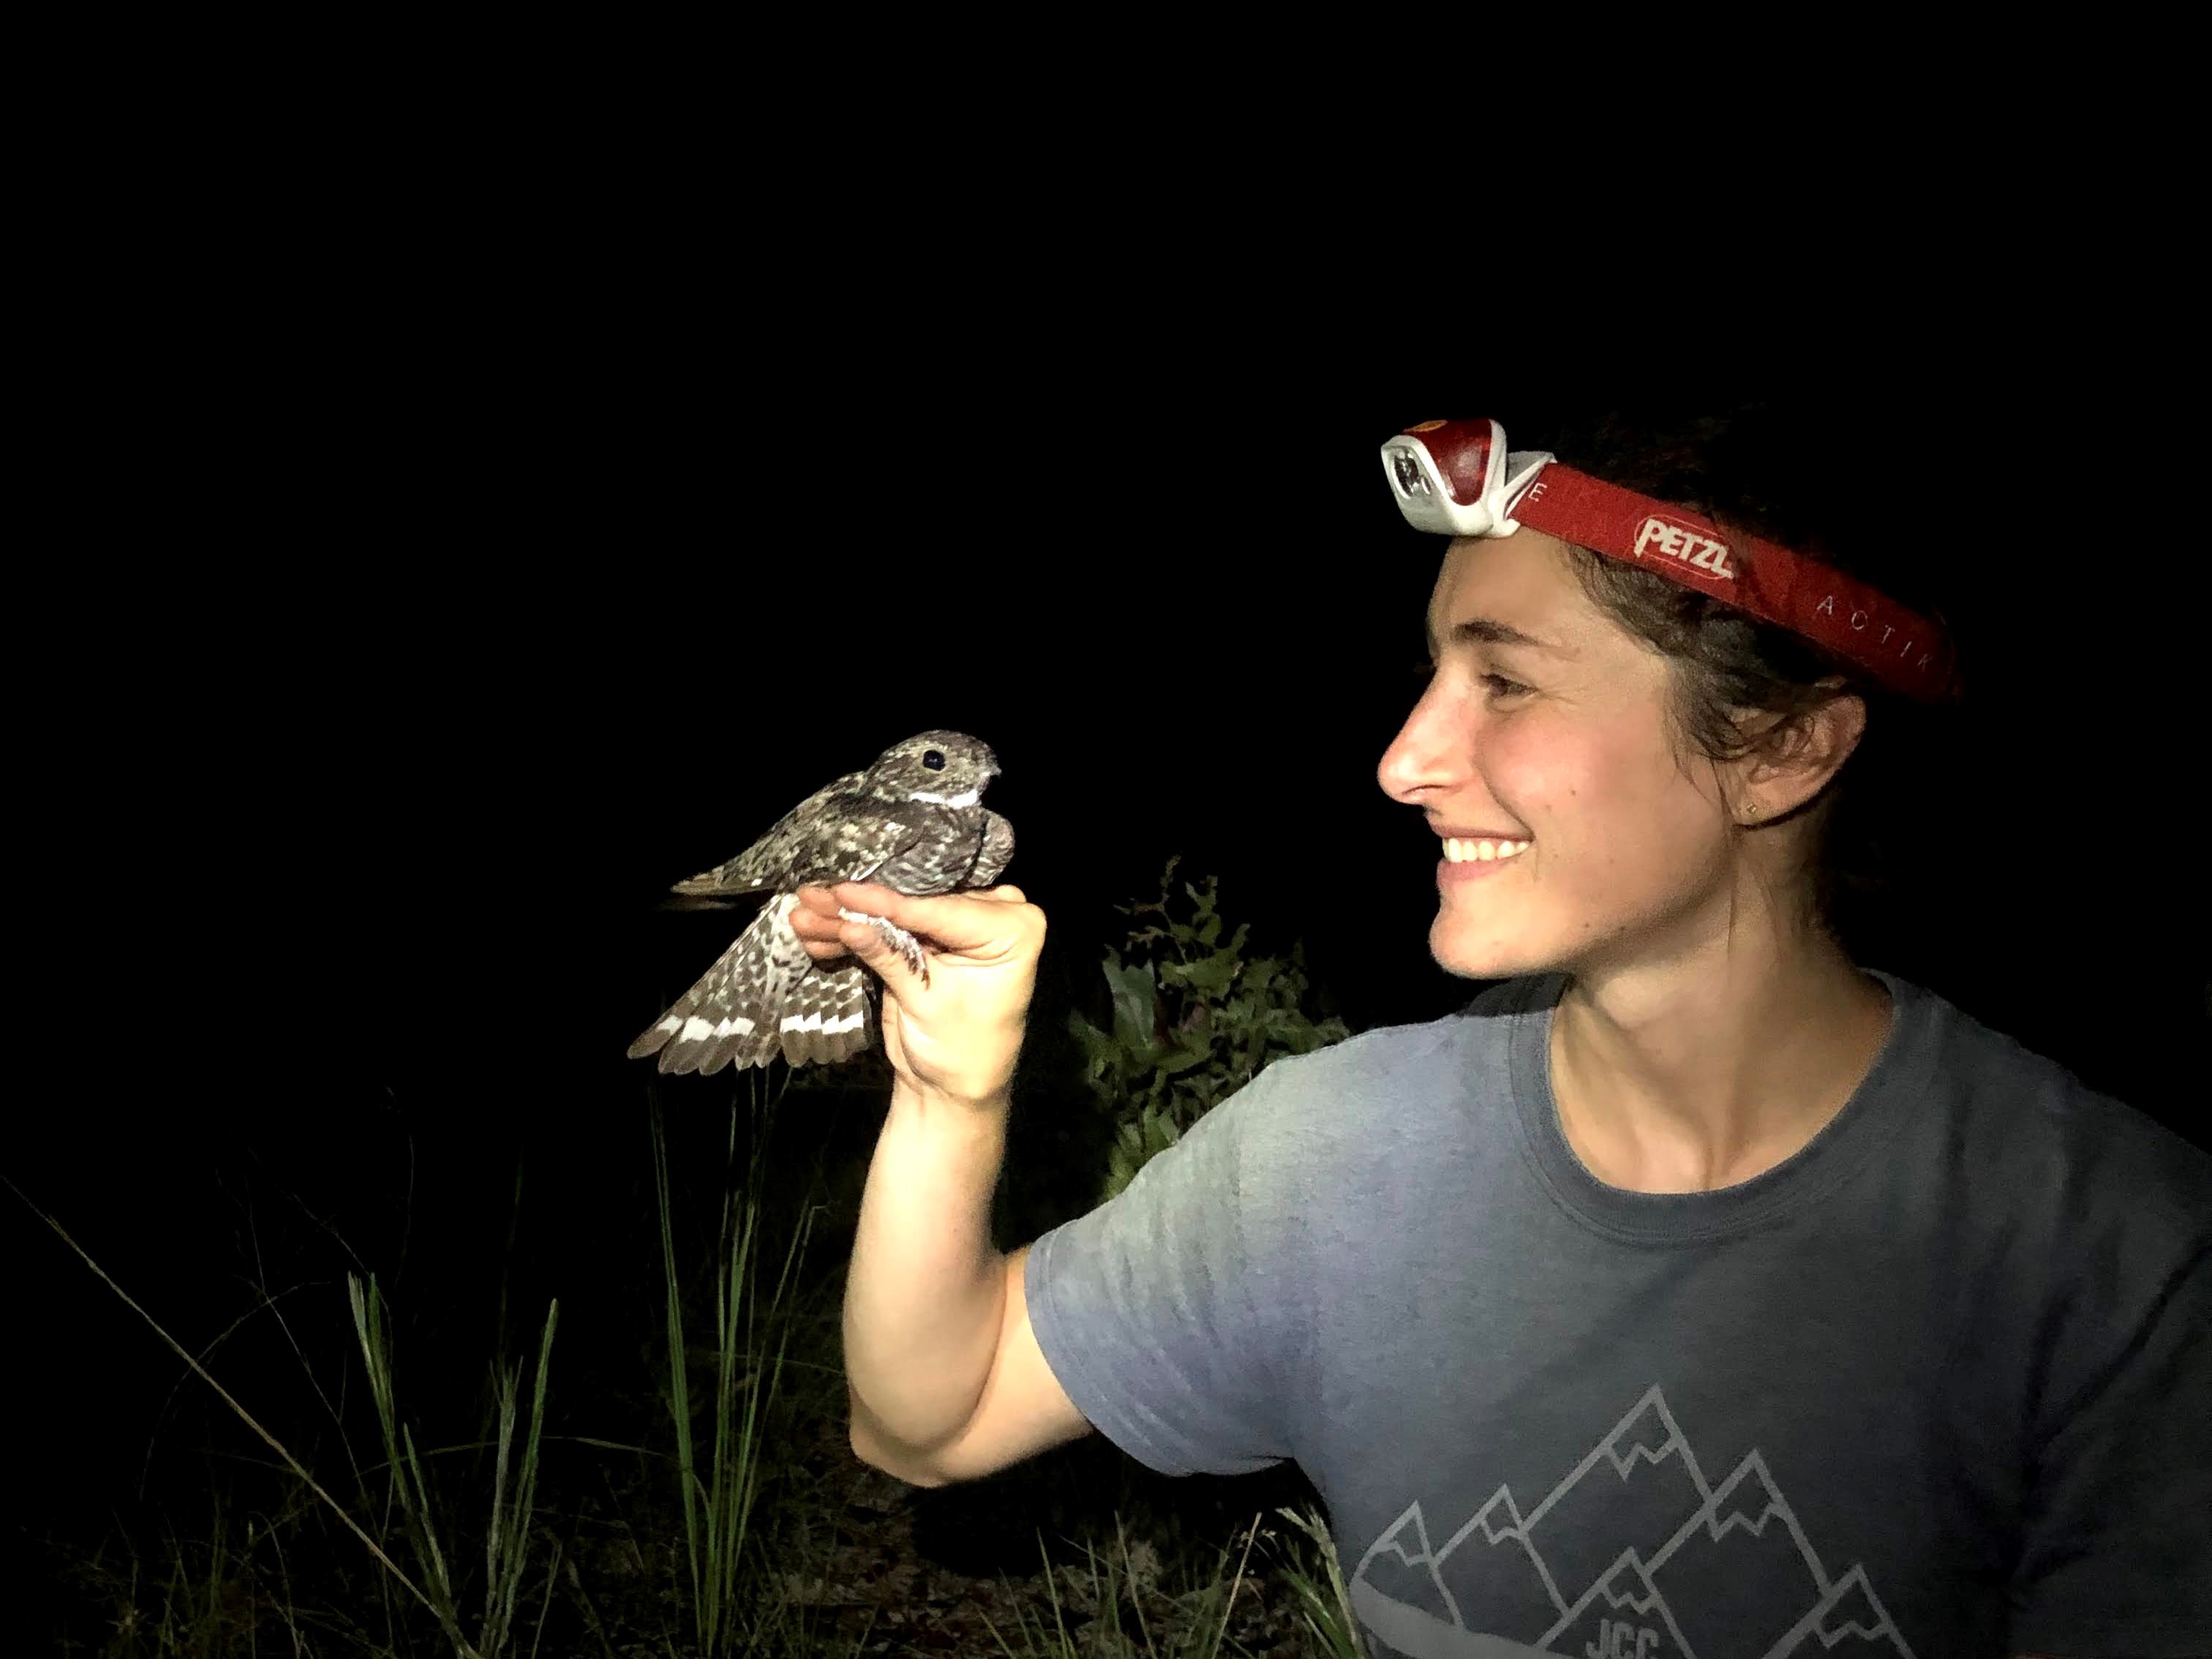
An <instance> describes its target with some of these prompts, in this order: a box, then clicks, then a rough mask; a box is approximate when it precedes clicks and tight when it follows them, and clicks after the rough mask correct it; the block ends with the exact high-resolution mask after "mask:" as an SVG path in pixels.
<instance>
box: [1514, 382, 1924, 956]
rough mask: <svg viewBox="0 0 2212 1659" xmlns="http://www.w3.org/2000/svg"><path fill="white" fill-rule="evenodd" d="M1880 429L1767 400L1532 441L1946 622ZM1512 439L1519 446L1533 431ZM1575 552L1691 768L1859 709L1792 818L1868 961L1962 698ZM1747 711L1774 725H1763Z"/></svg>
mask: <svg viewBox="0 0 2212 1659" xmlns="http://www.w3.org/2000/svg"><path fill="white" fill-rule="evenodd" d="M1878 429H1879V428H1878V427H1875V426H1872V425H1869V424H1855V423H1854V422H1852V421H1851V419H1850V415H1849V411H1845V410H1794V409H1790V408H1787V407H1784V406H1779V405H1777V404H1765V403H1760V404H1741V405H1738V406H1736V407H1735V408H1732V409H1729V410H1724V411H1723V412H1719V413H1713V414H1702V415H1690V416H1685V415H1681V414H1679V413H1673V412H1668V411H1659V412H1656V413H1655V412H1650V411H1636V410H1615V411H1613V412H1611V413H1608V414H1605V415H1601V416H1595V417H1589V418H1583V419H1578V420H1570V421H1565V422H1559V424H1558V426H1557V427H1556V428H1555V430H1554V432H1553V435H1551V436H1550V438H1549V440H1548V441H1541V442H1540V443H1539V444H1537V445H1534V446H1532V447H1544V448H1549V449H1552V450H1553V451H1554V452H1556V453H1557V454H1558V455H1559V459H1560V460H1561V461H1563V462H1565V463H1566V464H1567V465H1571V466H1574V467H1576V468H1578V469H1579V470H1581V471H1585V472H1589V473H1592V474H1594V475H1595V476H1596V477H1601V478H1605V479H1607V480H1608V481H1610V482H1612V483H1617V484H1620V485H1623V486H1624V487H1626V488H1627V489H1634V490H1637V491H1639V492H1640V493H1642V494H1644V495H1652V496H1656V497H1657V498H1658V499H1660V500H1662V501H1673V502H1676V503H1678V504H1680V505H1681V506H1684V507H1689V508H1690V509H1691V510H1692V511H1694V512H1698V513H1703V514H1705V516H1706V517H1708V518H1710V519H1711V520H1714V522H1716V523H1717V524H1718V525H1719V526H1721V527H1722V529H1723V532H1736V535H1735V536H1734V537H1731V539H1732V540H1735V541H1738V542H1739V543H1740V542H1741V538H1742V536H1743V535H1744V534H1745V533H1748V534H1750V535H1756V536H1759V537H1763V538H1765V539H1767V540H1769V541H1775V542H1779V543H1781V544H1784V545H1785V546H1787V547H1790V548H1792V549H1794V550H1796V551H1797V552H1800V553H1802V554H1804V555H1806V556H1808V557H1811V558H1814V559H1818V560H1820V562H1823V563H1826V564H1828V565H1831V566H1832V567H1833V568H1837V569H1838V570H1841V571H1843V572H1844V573H1845V574H1849V575H1851V576H1854V577H1857V579H1859V580H1862V581H1865V582H1867V583H1869V585H1871V586H1874V587H1876V588H1878V589H1880V590H1881V592H1884V593H1887V595H1889V597H1891V598H1892V599H1896V600H1897V601H1898V602H1899V603H1900V604H1902V605H1908V606H1910V607H1911V608H1912V609H1914V610H1915V611H1918V612H1920V614H1922V615H1923V616H1926V617H1930V618H1931V619H1933V620H1935V621H1936V622H1937V623H1942V624H1943V625H1944V626H1945V627H1946V628H1947V629H1948V627H1949V625H1950V624H1949V619H1948V616H1947V614H1946V611H1945V607H1944V606H1943V605H1942V603H1941V602H1940V595H1939V593H1938V592H1936V588H1937V586H1938V584H1937V583H1936V582H1935V581H1932V580H1929V578H1930V575H1931V574H1932V573H1931V572H1930V571H1929V569H1928V568H1927V567H1928V554H1929V547H1928V546H1927V545H1926V544H1924V543H1923V542H1917V541H1915V540H1913V539H1912V528H1911V523H1912V521H1911V516H1910V515H1909V514H1906V513H1899V509H1898V506H1897V503H1896V501H1895V499H1894V497H1892V498H1890V499H1888V500H1873V499H1869V497H1870V495H1873V494H1874V493H1875V492H1872V491H1870V490H1869V487H1868V486H1869V479H1870V477H1872V476H1873V474H1874V472H1875V467H1876V466H1877V465H1878V464H1879V461H1880V458H1879V457H1877V456H1873V455H1870V454H1869V453H1868V439H1867V435H1868V433H1869V431H1872V430H1878ZM1530 436H1531V437H1532V438H1534V437H1537V436H1538V435H1537V434H1534V433H1532V434H1531V435H1530ZM1514 437H1515V440H1516V445H1517V444H1518V443H1519V442H1520V441H1521V435H1520V434H1519V433H1517V432H1516V433H1515V434H1514ZM1744 551H1746V550H1740V551H1739V552H1738V553H1737V554H1736V555H1735V556H1737V557H1742V556H1744ZM1573 553H1574V556H1575V566H1576V574H1577V576H1578V577H1579V578H1580V579H1581V581H1582V585H1583V591H1584V592H1587V593H1588V594H1589V598H1590V599H1591V601H1592V602H1593V603H1594V604H1595V605H1597V606H1598V608H1599V609H1600V610H1601V611H1604V612H1605V613H1606V614H1607V615H1608V616H1610V617H1613V619H1614V621H1616V622H1617V623H1620V625H1621V626H1622V627H1623V628H1625V629H1627V630H1628V631H1629V632H1630V633H1632V634H1634V635H1637V636H1638V637H1639V638H1641V639H1644V640H1645V641H1648V642H1650V644H1651V645H1652V646H1653V647H1655V648H1656V650H1658V651H1659V652H1660V653H1662V654H1663V655H1664V656H1665V657H1666V658H1667V659H1668V662H1669V665H1670V666H1671V667H1672V669H1673V675H1672V684H1673V693H1672V697H1671V702H1670V707H1669V709H1668V715H1669V724H1670V726H1671V727H1672V729H1673V732H1674V736H1675V738H1676V741H1677V743H1678V744H1679V745H1680V752H1681V753H1682V754H1683V756H1684V758H1685V761H1687V760H1688V759H1689V757H1691V756H1692V755H1697V756H1702V757H1705V758H1707V759H1709V760H1712V761H1715V762H1727V761H1732V760H1735V759H1738V758H1741V757H1744V756H1746V755H1748V754H1753V753H1756V752H1775V751H1777V750H1780V749H1782V748H1784V746H1786V745H1787V744H1789V743H1790V740H1791V739H1792V738H1793V737H1795V736H1796V735H1797V733H1798V732H1801V731H1802V725H1801V721H1802V716H1804V715H1805V714H1809V713H1811V712H1812V711H1814V710H1815V709H1818V708H1821V707H1822V706H1824V705H1825V704H1826V703H1828V702H1831V701H1832V700H1834V699H1836V698H1838V697H1842V696H1858V697H1861V698H1863V700H1864V701H1865V703H1866V709H1867V724H1866V731H1865V733H1864V735H1863V737H1862V738H1861V739H1860V741H1859V744H1858V747H1857V749H1856V750H1853V752H1852V754H1851V756H1850V758H1849V759H1847V760H1846V761H1845V762H1844V765H1843V766H1842V767H1841V768H1840V769H1838V772H1837V774H1836V775H1835V776H1834V777H1833V778H1832V779H1831V780H1830V781H1829V784H1828V787H1826V789H1824V790H1822V791H1821V792H1820V794H1819V795H1817V796H1815V797H1814V799H1812V800H1811V801H1808V802H1807V803H1806V804H1805V805H1803V806H1802V807H1800V808H1799V809H1798V811H1797V812H1796V813H1795V814H1793V815H1792V816H1793V817H1802V818H1805V819H1807V820H1808V823H1810V826H1811V829H1812V833H1811V834H1810V836H1808V838H1807V847H1806V855H1805V862H1804V866H1803V868H1802V872H1801V873H1802V878H1803V879H1802V897H1803V899H1804V901H1805V902H1806V903H1807V904H1808V911H1809V913H1808V921H1810V922H1811V924H1812V925H1813V926H1814V927H1820V928H1823V929H1826V931H1828V932H1830V933H1834V934H1835V935H1836V936H1837V937H1838V939H1841V940H1842V942H1843V943H1844V946H1845V948H1846V949H1847V950H1850V951H1852V953H1853V954H1854V955H1857V954H1860V948H1859V947H1861V946H1862V945H1864V944H1865V943H1867V942H1868V941H1867V939H1866V935H1868V934H1869V933H1874V932H1876V931H1878V930H1879V929H1880V928H1881V926H1882V924H1883V923H1885V922H1887V921H1890V920H1892V919H1893V918H1892V913H1893V911H1894V909H1895V908H1897V904H1898V902H1899V901H1901V900H1902V899H1903V897H1904V896H1905V895H1904V890H1905V888H1906V887H1908V886H1909V885H1910V884H1911V878H1912V876H1913V874H1914V873H1915V872H1913V871H1912V870H1911V867H1910V863H1909V860H1908V858H1907V853H1908V850H1909V848H1910V847H1911V831H1912V829H1913V826H1914V825H1915V823H1924V822H1925V818H1926V809H1925V802H1926V800H1927V799H1928V797H1929V793H1930V785H1931V781H1932V779H1933V778H1934V776H1935V775H1936V774H1937V772H1938V771H1939V770H1940V769H1942V762H1943V758H1944V756H1945V754H1946V752H1947V750H1948V748H1949V745H1950V744H1952V743H1954V741H1955V731H1954V715H1955V709H1954V707H1951V706H1946V707H1943V708H1929V707H1927V706H1924V705H1920V704H1916V703H1914V702H1911V700H1909V699H1907V698H1905V697H1903V696H1900V695H1899V694H1898V693H1896V692H1894V691H1892V690H1888V689H1887V688H1886V687H1884V686H1883V685H1881V683H1880V682H1878V681H1876V680H1875V679H1874V678H1873V677H1872V676H1870V675H1869V674H1868V673H1867V672H1866V671H1864V670H1863V669H1861V668H1859V667H1857V666H1856V665H1853V664H1851V663H1850V662H1847V661H1845V660H1844V659H1842V658H1840V657H1838V656H1836V655H1834V654H1833V653H1831V652H1829V651H1827V650H1826V649H1824V648H1823V647H1820V646H1819V645H1817V644H1815V643H1814V642H1813V641H1810V640H1808V639H1805V638H1803V637H1802V636H1801V635H1796V634H1792V633H1790V632H1789V631H1788V630H1787V629H1783V628H1780V627H1778V626H1776V625H1775V624H1773V623H1765V622H1760V621H1759V620H1757V619H1755V618H1753V617H1749V616H1747V615H1746V614H1745V613H1744V612H1742V611H1738V610H1735V608H1734V607H1732V606H1730V605H1728V604H1726V603H1725V602H1723V601H1722V600H1719V599H1711V598H1710V597H1708V596H1707V595H1705V594H1703V593H1699V592H1694V591H1693V590H1692V589H1689V588H1686V587H1684V586H1680V585H1679V584H1677V583H1674V582H1671V581H1668V580H1666V579H1665V578H1664V577H1662V576H1660V575H1657V574H1654V573H1652V572H1650V571H1648V570H1642V569H1638V568H1636V567H1635V566H1633V565H1629V564H1625V563H1623V562H1620V561H1619V560H1617V559H1609V558H1606V557H1603V556H1601V555H1599V554H1596V553H1593V552H1590V551H1589V550H1587V549H1583V548H1579V547H1577V548H1575V549H1573ZM1823 681H1827V682H1829V684H1825V685H1824V684H1821V682H1823ZM1838 682H1839V684H1838ZM1747 714H1749V715H1751V716H1753V717H1754V718H1755V717H1756V716H1758V715H1761V714H1767V715H1775V716H1779V717H1780V718H1778V720H1774V721H1773V722H1772V723H1771V726H1768V728H1767V729H1766V730H1765V731H1764V732H1758V733H1756V734H1753V732H1747V729H1746V720H1745V718H1744V717H1745V716H1746V715H1747Z"/></svg>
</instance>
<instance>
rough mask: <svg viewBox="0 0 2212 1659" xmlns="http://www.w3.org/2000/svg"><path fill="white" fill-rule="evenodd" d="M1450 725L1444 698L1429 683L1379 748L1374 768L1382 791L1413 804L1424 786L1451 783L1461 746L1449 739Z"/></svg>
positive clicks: (1410, 804) (1418, 799) (1429, 786)
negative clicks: (1378, 761)
mask: <svg viewBox="0 0 2212 1659" xmlns="http://www.w3.org/2000/svg"><path fill="white" fill-rule="evenodd" d="M1450 726H1451V721H1450V719H1449V711H1448V709H1447V708H1445V706H1444V700H1443V697H1442V696H1440V695H1439V694H1438V689H1437V687H1436V686H1434V685H1431V687H1430V689H1429V690H1428V691H1427V692H1425V693H1424V694H1423V696H1422V697H1421V700H1420V701H1419V702H1417V703H1415V704H1414V705H1413V713H1412V714H1408V715H1407V716H1406V723H1405V725H1403V726H1401V727H1399V729H1398V735H1397V736H1396V737H1395V738H1392V739H1391V742H1390V746H1389V748H1388V749H1386V750H1383V761H1382V763H1381V764H1380V765H1379V766H1377V767H1376V769H1375V778H1376V782H1378V783H1380V784H1381V785H1382V786H1383V793H1384V794H1386V795H1388V796H1389V797H1390V799H1392V800H1395V801H1398V802H1401V803H1402V804H1403V805H1407V806H1413V805H1419V801H1420V797H1421V793H1422V792H1423V791H1424V790H1427V789H1435V788H1440V787H1443V786H1445V785H1447V784H1449V783H1450V782H1451V781H1453V779H1454V777H1455V775H1456V773H1455V765H1454V757H1455V755H1456V753H1457V751H1458V750H1459V748H1460V747H1461V745H1459V744H1455V743H1453V742H1452V741H1451V732H1450Z"/></svg>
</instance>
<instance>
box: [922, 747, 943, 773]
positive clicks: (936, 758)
mask: <svg viewBox="0 0 2212 1659" xmlns="http://www.w3.org/2000/svg"><path fill="white" fill-rule="evenodd" d="M921 763H922V764H923V765H924V766H927V768H928V769H930V770H931V771H933V772H942V771H943V770H944V769H945V757H944V756H943V755H942V754H940V753H939V752H938V751H937V750H934V749H932V750H928V751H927V753H925V754H924V755H923V756H922V757H921Z"/></svg>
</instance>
